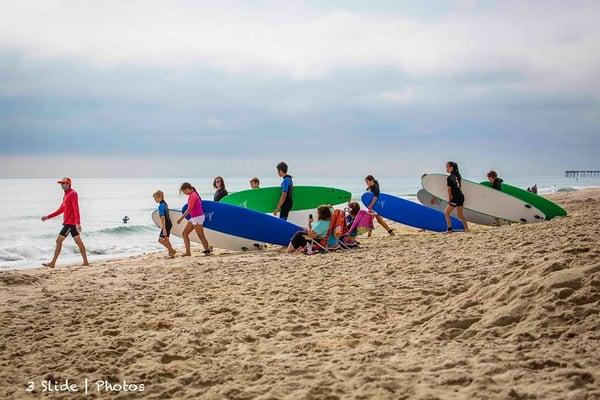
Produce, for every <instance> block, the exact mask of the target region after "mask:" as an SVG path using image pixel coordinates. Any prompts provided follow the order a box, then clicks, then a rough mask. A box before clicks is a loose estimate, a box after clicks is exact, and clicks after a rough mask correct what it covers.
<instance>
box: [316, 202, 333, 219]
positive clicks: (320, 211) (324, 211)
mask: <svg viewBox="0 0 600 400" xmlns="http://www.w3.org/2000/svg"><path fill="white" fill-rule="evenodd" d="M330 207H331V206H319V208H317V217H318V218H319V220H320V221H327V220H328V219H331V208H330Z"/></svg>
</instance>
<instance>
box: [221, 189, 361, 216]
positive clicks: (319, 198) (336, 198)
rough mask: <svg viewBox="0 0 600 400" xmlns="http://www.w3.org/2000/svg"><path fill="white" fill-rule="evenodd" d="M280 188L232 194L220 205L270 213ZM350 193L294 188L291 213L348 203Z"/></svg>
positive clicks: (278, 196) (273, 208) (250, 190)
mask: <svg viewBox="0 0 600 400" xmlns="http://www.w3.org/2000/svg"><path fill="white" fill-rule="evenodd" d="M280 196H281V188H279V187H268V188H261V189H249V190H243V191H241V192H236V193H232V194H230V195H228V196H225V197H223V198H222V199H221V201H220V203H225V204H233V205H236V206H240V207H244V208H249V209H251V210H255V211H260V212H263V213H271V212H273V210H275V207H277V202H278V201H279V198H280ZM351 197H352V195H351V193H350V192H348V191H346V190H341V189H336V188H331V187H322V186H294V189H293V192H292V199H293V202H294V203H293V207H292V211H300V210H311V209H316V208H317V207H319V206H320V205H323V204H331V205H336V204H341V203H345V202H348V201H350V198H351Z"/></svg>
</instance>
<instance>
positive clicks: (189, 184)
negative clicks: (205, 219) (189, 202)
mask: <svg viewBox="0 0 600 400" xmlns="http://www.w3.org/2000/svg"><path fill="white" fill-rule="evenodd" d="M186 189H188V190H191V191H193V192H195V193H196V194H198V191H197V190H196V188H195V187H193V186H192V184H191V183H189V182H183V183H182V184H181V187H180V188H179V193H183V191H184V190H186Z"/></svg>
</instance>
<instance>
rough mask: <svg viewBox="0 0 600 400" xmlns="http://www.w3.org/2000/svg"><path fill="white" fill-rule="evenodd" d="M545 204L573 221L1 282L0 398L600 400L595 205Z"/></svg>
mask: <svg viewBox="0 0 600 400" xmlns="http://www.w3.org/2000/svg"><path fill="white" fill-rule="evenodd" d="M555 199H556V200H558V201H559V202H560V203H561V204H562V205H563V206H564V207H565V208H567V210H568V211H569V213H570V214H571V216H570V217H567V218H562V219H561V218H558V219H554V220H552V221H549V222H545V223H540V224H532V225H512V226H503V227H498V228H476V229H475V230H474V231H473V232H470V233H465V234H458V233H457V234H453V235H440V234H432V233H419V232H416V231H414V230H409V229H401V230H400V234H399V235H398V236H396V237H394V238H388V237H383V236H375V237H374V238H371V239H364V240H363V248H361V249H359V250H354V251H347V252H338V253H335V254H327V255H316V256H302V255H285V254H279V253H277V252H275V251H268V252H266V253H263V254H256V253H254V254H241V255H232V254H223V255H219V256H215V257H211V258H208V259H207V258H204V257H200V256H198V257H194V258H192V259H182V258H179V259H177V260H175V261H167V260H164V259H162V258H161V256H159V255H148V256H144V257H138V258H131V259H126V260H117V261H110V262H104V263H100V264H97V265H96V266H95V267H94V268H91V269H89V268H86V269H84V268H79V267H77V268H63V269H59V270H57V271H47V270H33V271H20V272H11V273H2V274H0V397H1V398H35V397H38V396H36V395H31V394H28V393H26V392H25V390H24V388H25V382H26V381H28V380H30V379H36V380H40V379H43V378H46V377H52V378H54V379H58V380H62V379H66V378H69V379H75V380H82V379H83V378H89V379H108V380H110V381H114V382H119V381H122V380H124V379H125V380H127V381H128V382H143V383H144V384H145V386H146V388H145V391H144V392H143V393H142V394H132V393H121V394H120V395H119V396H117V397H116V398H178V399H179V398H190V399H191V398H207V399H250V398H259V399H284V398H286V399H296V398H298V399H347V398H355V399H366V398H374V399H404V398H406V399H408V398H415V399H436V398H439V399H448V398H458V399H470V398H485V399H598V398H600V316H599V312H600V246H599V242H600V191H597V190H587V191H581V192H576V193H565V194H560V195H557V196H555ZM379 231H381V229H379ZM101 397H106V396H101V395H92V396H89V397H88V398H101ZM52 398H75V397H73V395H70V394H64V395H62V396H61V395H54V396H52ZM113 398H114V396H113Z"/></svg>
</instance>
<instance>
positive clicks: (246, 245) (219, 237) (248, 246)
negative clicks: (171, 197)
mask: <svg viewBox="0 0 600 400" xmlns="http://www.w3.org/2000/svg"><path fill="white" fill-rule="evenodd" d="M169 216H170V217H171V222H172V223H173V228H172V229H171V235H174V236H177V237H178V238H181V237H182V235H181V234H182V232H183V228H185V225H186V224H187V221H186V220H183V221H181V224H178V223H177V220H178V219H179V218H180V217H181V212H179V211H175V210H169ZM152 221H153V222H154V223H155V224H156V226H158V227H160V216H159V215H158V211H156V210H155V211H154V212H153V213H152ZM204 234H205V235H206V239H207V240H208V244H209V245H211V246H213V247H216V248H218V249H225V250H234V251H249V250H263V249H264V248H265V247H266V245H265V244H264V243H260V242H256V241H254V240H250V239H244V238H241V237H237V236H232V235H227V234H225V233H221V232H217V231H213V230H211V229H207V228H204ZM190 240H191V241H192V242H196V243H200V238H199V237H198V235H197V234H196V232H192V233H191V234H190Z"/></svg>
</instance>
